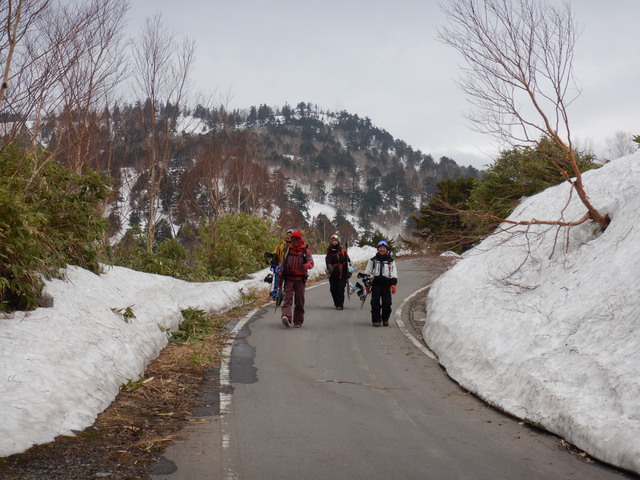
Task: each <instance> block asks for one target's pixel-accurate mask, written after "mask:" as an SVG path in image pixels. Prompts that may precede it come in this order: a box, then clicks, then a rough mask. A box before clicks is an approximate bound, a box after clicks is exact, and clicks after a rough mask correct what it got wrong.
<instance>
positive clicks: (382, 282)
mask: <svg viewBox="0 0 640 480" xmlns="http://www.w3.org/2000/svg"><path fill="white" fill-rule="evenodd" d="M364 273H365V275H370V277H371V323H373V326H374V327H379V326H380V324H382V325H384V326H385V327H388V326H389V317H390V316H391V295H392V294H394V293H396V285H397V284H398V271H397V269H396V263H395V261H394V260H393V258H392V257H391V255H390V254H389V244H388V243H387V242H386V241H385V240H380V241H379V242H378V253H376V256H375V257H373V258H371V259H369V261H368V262H367V267H366V268H365V270H364Z"/></svg>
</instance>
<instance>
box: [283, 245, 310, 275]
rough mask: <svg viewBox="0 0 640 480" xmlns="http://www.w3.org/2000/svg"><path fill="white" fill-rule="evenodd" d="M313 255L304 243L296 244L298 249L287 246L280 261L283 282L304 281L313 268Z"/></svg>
mask: <svg viewBox="0 0 640 480" xmlns="http://www.w3.org/2000/svg"><path fill="white" fill-rule="evenodd" d="M313 265H314V264H313V255H311V252H310V251H309V249H308V248H307V245H306V243H304V242H298V247H297V248H296V247H294V246H293V245H289V248H288V249H287V250H286V252H285V254H284V260H283V261H282V267H283V268H282V274H283V276H284V278H285V280H306V279H307V272H308V271H309V270H310V269H312V268H313Z"/></svg>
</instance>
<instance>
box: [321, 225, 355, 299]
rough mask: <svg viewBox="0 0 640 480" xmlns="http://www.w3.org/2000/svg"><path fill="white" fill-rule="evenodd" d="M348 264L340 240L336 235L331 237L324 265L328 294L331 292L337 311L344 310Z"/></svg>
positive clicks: (348, 274)
mask: <svg viewBox="0 0 640 480" xmlns="http://www.w3.org/2000/svg"><path fill="white" fill-rule="evenodd" d="M350 262H351V260H350V259H349V255H348V254H347V251H346V250H345V249H344V248H342V245H340V238H339V237H338V235H333V236H332V237H331V239H330V240H329V247H328V248H327V255H326V256H325V263H326V265H327V272H328V273H329V292H331V298H332V299H333V305H334V306H335V307H336V309H338V310H342V309H343V308H344V289H345V287H346V286H347V280H348V278H349V276H350V275H351V272H350V271H349V263H350Z"/></svg>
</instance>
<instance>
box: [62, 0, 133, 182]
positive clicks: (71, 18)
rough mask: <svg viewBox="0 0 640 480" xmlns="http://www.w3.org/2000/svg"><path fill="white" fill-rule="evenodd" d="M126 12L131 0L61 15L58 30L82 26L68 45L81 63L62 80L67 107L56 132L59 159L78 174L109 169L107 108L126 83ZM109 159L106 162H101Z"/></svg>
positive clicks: (98, 1)
mask: <svg viewBox="0 0 640 480" xmlns="http://www.w3.org/2000/svg"><path fill="white" fill-rule="evenodd" d="M71 8H73V10H71ZM127 10H128V5H127V2H126V0H91V1H89V2H86V3H84V4H79V5H74V6H73V7H62V8H61V9H60V10H59V11H58V15H57V18H58V20H57V21H56V22H55V25H57V26H58V27H57V28H66V29H69V28H73V26H74V25H78V24H79V25H80V26H81V28H78V29H77V30H78V35H77V36H76V37H75V38H73V39H72V41H71V42H70V43H69V45H68V46H67V49H68V54H69V55H73V56H74V57H75V58H76V62H75V63H74V64H73V65H72V66H71V68H69V69H68V70H66V71H65V72H64V75H63V76H62V78H61V82H60V89H61V96H62V105H61V110H60V112H59V113H58V114H57V115H56V122H55V124H56V128H55V129H54V132H55V139H56V145H55V146H56V148H57V149H58V151H56V152H55V153H56V157H57V158H58V160H59V161H61V162H63V163H66V164H67V165H68V166H70V167H71V168H72V169H73V170H74V171H76V172H77V173H81V172H83V171H84V170H85V169H86V168H87V167H91V168H93V169H94V170H102V169H103V167H105V166H107V167H108V161H109V155H110V154H111V143H112V138H111V137H110V134H109V132H110V125H109V120H110V119H109V118H108V117H109V115H108V108H109V107H110V106H111V105H113V104H115V102H116V99H115V95H114V92H115V91H116V90H117V88H116V87H117V85H119V84H120V83H121V82H122V80H123V79H124V78H125V67H126V62H125V57H124V52H125V48H124V47H125V39H124V36H123V27H124V19H125V14H126V12H127ZM69 23H71V25H69ZM104 157H107V158H105V159H104V160H105V161H106V162H104V161H103V162H100V160H101V159H103V158H104ZM104 163H107V164H106V165H104Z"/></svg>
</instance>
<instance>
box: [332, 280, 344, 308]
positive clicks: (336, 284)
mask: <svg viewBox="0 0 640 480" xmlns="http://www.w3.org/2000/svg"><path fill="white" fill-rule="evenodd" d="M346 286H347V279H346V277H344V276H343V277H342V278H340V277H339V276H337V275H336V276H335V277H334V276H333V275H332V276H330V277H329V291H330V292H331V298H333V305H334V306H335V307H344V289H345V287H346Z"/></svg>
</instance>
